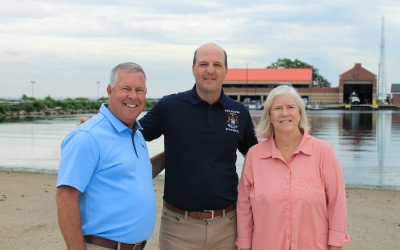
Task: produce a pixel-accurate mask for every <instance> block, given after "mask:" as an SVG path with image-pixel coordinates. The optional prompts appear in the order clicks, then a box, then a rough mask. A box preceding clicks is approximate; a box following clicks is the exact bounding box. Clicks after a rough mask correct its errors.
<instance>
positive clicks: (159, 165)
mask: <svg viewBox="0 0 400 250" xmlns="http://www.w3.org/2000/svg"><path fill="white" fill-rule="evenodd" d="M150 161H151V165H152V166H153V179H154V178H156V177H157V175H158V174H160V173H161V171H163V169H165V153H164V152H161V153H159V154H157V155H156V156H153V157H151V158H150Z"/></svg>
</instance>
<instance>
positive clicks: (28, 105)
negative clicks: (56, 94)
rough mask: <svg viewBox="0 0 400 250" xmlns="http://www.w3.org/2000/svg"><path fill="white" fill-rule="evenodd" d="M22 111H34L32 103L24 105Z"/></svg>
mask: <svg viewBox="0 0 400 250" xmlns="http://www.w3.org/2000/svg"><path fill="white" fill-rule="evenodd" d="M24 110H25V111H26V112H33V111H35V107H34V106H33V104H32V103H26V104H25V107H24Z"/></svg>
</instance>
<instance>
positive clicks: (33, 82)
mask: <svg viewBox="0 0 400 250" xmlns="http://www.w3.org/2000/svg"><path fill="white" fill-rule="evenodd" d="M31 83H32V98H33V84H35V81H31Z"/></svg>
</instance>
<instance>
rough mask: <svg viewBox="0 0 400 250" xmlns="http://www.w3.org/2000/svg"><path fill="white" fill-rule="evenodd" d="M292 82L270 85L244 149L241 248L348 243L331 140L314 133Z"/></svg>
mask: <svg viewBox="0 0 400 250" xmlns="http://www.w3.org/2000/svg"><path fill="white" fill-rule="evenodd" d="M307 131H308V122H307V117H306V113H305V104H304V102H303V100H302V99H301V98H300V96H299V95H298V93H297V91H296V90H295V89H294V88H293V87H292V86H290V85H282V86H279V87H277V88H275V89H274V90H272V91H271V93H270V95H269V96H268V98H267V101H266V103H265V108H264V114H263V117H262V119H261V122H260V124H259V126H258V128H257V135H258V136H259V137H261V138H265V139H267V140H266V141H264V142H261V143H259V144H257V145H255V146H253V147H252V148H251V149H250V150H249V152H248V153H247V155H246V160H245V163H244V167H243V172H242V178H241V181H240V186H239V198H238V204H237V216H238V237H237V239H236V245H237V246H238V247H239V248H240V249H252V250H338V249H342V247H344V246H347V245H348V244H349V235H347V234H346V227H347V208H346V192H345V185H344V180H343V174H342V170H341V168H340V165H339V162H338V160H337V157H336V155H335V152H334V150H333V148H332V146H331V145H330V144H329V143H327V142H325V141H322V140H319V139H316V138H314V137H312V136H310V135H309V134H308V133H307Z"/></svg>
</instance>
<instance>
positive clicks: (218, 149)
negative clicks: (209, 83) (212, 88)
mask: <svg viewBox="0 0 400 250" xmlns="http://www.w3.org/2000/svg"><path fill="white" fill-rule="evenodd" d="M140 124H141V126H142V127H143V131H142V134H143V136H144V138H145V140H146V141H152V140H154V139H157V138H158V137H160V136H161V135H164V150H165V188H164V200H165V201H166V202H168V203H170V204H172V205H174V206H176V207H178V208H180V209H183V210H186V211H202V210H219V209H224V208H226V207H227V206H229V204H231V203H232V202H236V201H237V186H238V176H237V173H236V165H235V163H236V158H237V155H236V150H238V149H239V151H240V152H241V153H242V154H246V153H247V151H248V150H249V148H250V147H252V146H253V145H255V144H257V138H256V136H255V132H254V126H253V123H252V120H251V117H250V114H249V111H248V110H247V108H246V107H245V106H244V105H243V104H241V103H239V102H237V101H234V100H232V99H231V98H229V97H228V96H226V95H225V94H224V92H223V90H222V93H221V97H220V99H219V100H218V101H217V102H216V103H214V104H212V105H210V104H208V103H207V102H205V101H203V100H202V99H200V97H199V96H198V95H197V93H196V85H195V86H194V87H193V89H192V90H188V91H186V92H182V93H178V94H173V95H169V96H165V97H163V98H162V99H161V100H160V101H159V102H157V104H156V105H155V106H154V107H153V108H152V109H151V110H150V111H149V112H148V113H147V114H146V115H145V116H144V117H143V118H142V119H141V120H140Z"/></svg>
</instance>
